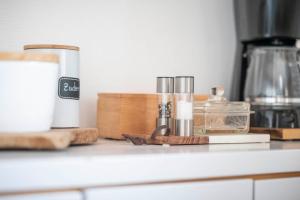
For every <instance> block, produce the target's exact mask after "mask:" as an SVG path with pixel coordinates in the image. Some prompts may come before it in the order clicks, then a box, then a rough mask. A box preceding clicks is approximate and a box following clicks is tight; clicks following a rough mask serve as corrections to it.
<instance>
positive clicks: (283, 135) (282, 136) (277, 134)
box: [250, 127, 300, 140]
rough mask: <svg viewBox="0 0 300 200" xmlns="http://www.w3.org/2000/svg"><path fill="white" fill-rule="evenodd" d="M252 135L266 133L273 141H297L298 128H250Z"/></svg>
mask: <svg viewBox="0 0 300 200" xmlns="http://www.w3.org/2000/svg"><path fill="white" fill-rule="evenodd" d="M250 132H252V133H268V134H270V136H271V139H274V140H299V139H300V128H258V127H251V128H250Z"/></svg>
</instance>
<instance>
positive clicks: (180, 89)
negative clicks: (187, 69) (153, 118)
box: [175, 76, 194, 136]
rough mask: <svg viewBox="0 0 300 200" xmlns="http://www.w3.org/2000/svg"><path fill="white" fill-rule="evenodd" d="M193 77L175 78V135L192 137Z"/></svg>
mask: <svg viewBox="0 0 300 200" xmlns="http://www.w3.org/2000/svg"><path fill="white" fill-rule="evenodd" d="M193 93H194V77H193V76H176V77H175V102H176V120H175V126H176V128H175V135H177V136H192V135H193Z"/></svg>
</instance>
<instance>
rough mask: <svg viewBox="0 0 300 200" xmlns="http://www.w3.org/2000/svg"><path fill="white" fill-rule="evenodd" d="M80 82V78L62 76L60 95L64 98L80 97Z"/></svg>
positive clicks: (59, 84) (76, 98) (59, 87)
mask: <svg viewBox="0 0 300 200" xmlns="http://www.w3.org/2000/svg"><path fill="white" fill-rule="evenodd" d="M79 89H80V82H79V79H78V78H72V77H60V78H59V80H58V96H59V97H60V98H62V99H75V100H78V99H79V92H80V91H79Z"/></svg>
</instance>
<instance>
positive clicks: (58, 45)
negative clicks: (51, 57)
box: [24, 44, 79, 51]
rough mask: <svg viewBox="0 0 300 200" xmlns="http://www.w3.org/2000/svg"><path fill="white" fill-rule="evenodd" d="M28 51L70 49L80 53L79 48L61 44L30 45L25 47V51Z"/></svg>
mask: <svg viewBox="0 0 300 200" xmlns="http://www.w3.org/2000/svg"><path fill="white" fill-rule="evenodd" d="M27 49H68V50H74V51H79V47H77V46H70V45H61V44H28V45H25V46H24V50H27Z"/></svg>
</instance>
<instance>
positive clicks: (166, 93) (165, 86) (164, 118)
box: [156, 77, 174, 135]
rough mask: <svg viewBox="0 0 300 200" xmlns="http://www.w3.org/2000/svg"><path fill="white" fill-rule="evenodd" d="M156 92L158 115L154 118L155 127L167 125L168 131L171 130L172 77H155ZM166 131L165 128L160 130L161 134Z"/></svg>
mask: <svg viewBox="0 0 300 200" xmlns="http://www.w3.org/2000/svg"><path fill="white" fill-rule="evenodd" d="M156 92H157V93H158V97H157V98H158V101H157V102H158V105H157V106H158V115H157V118H156V127H160V126H162V125H167V126H168V128H169V129H170V132H171V133H172V132H173V95H174V78H173V77H157V78H156ZM166 133H167V130H166V129H163V130H161V131H160V134H161V135H165V134H166Z"/></svg>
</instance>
